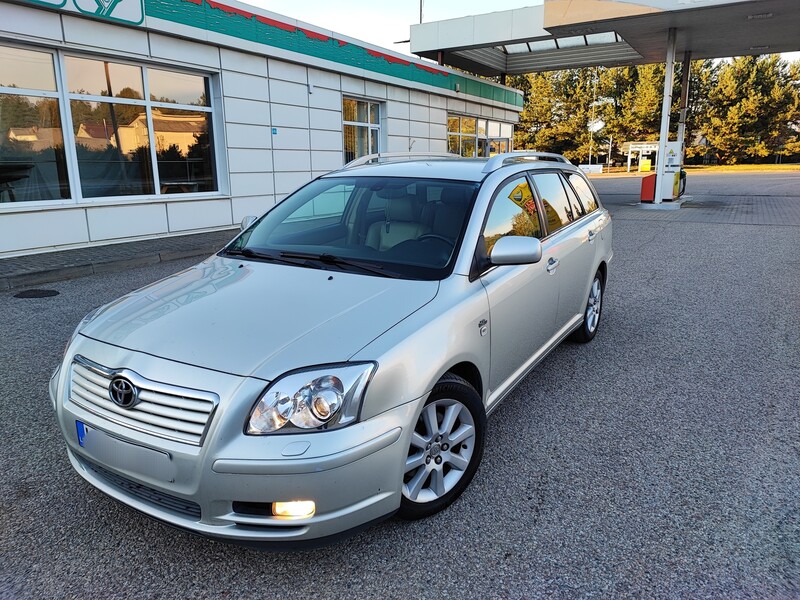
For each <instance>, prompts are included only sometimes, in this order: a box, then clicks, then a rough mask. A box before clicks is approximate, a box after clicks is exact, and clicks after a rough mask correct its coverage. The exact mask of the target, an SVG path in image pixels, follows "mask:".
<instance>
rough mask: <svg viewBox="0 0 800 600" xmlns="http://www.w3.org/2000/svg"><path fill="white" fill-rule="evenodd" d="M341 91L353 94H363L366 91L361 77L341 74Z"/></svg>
mask: <svg viewBox="0 0 800 600" xmlns="http://www.w3.org/2000/svg"><path fill="white" fill-rule="evenodd" d="M342 91H343V92H344V93H345V94H355V95H357V96H364V95H366V93H367V92H366V84H365V82H364V80H363V79H356V78H355V77H350V76H348V75H342Z"/></svg>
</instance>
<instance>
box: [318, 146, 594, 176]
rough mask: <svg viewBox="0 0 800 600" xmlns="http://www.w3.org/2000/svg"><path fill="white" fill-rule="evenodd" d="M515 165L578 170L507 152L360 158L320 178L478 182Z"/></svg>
mask: <svg viewBox="0 0 800 600" xmlns="http://www.w3.org/2000/svg"><path fill="white" fill-rule="evenodd" d="M515 165H516V166H521V165H524V168H522V169H517V170H529V169H542V168H545V169H546V168H551V169H552V168H559V169H564V170H569V171H577V170H578V169H577V167H575V166H574V165H572V163H570V162H569V161H568V160H567V159H566V158H564V157H563V156H561V155H558V154H549V153H543V152H527V153H526V152H509V153H505V154H498V155H495V156H493V157H492V158H462V157H460V156H457V155H447V154H444V155H425V154H417V155H414V154H409V153H402V154H374V155H370V156H366V157H362V158H360V159H357V160H355V161H353V162H351V163H348V164H347V165H345V166H344V167H343V168H342V169H340V170H338V171H333V172H332V173H328V174H327V175H325V176H324V177H326V178H328V177H414V178H425V179H452V180H458V181H471V182H480V181H483V180H484V179H485V178H486V177H487V175H489V174H490V173H493V172H495V171H498V170H500V169H503V168H506V167H512V166H515Z"/></svg>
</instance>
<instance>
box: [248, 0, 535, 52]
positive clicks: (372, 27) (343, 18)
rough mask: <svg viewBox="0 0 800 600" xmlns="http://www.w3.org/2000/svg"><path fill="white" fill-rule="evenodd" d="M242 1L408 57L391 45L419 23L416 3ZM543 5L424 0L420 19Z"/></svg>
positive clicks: (530, 0) (403, 47) (528, 0)
mask: <svg viewBox="0 0 800 600" xmlns="http://www.w3.org/2000/svg"><path fill="white" fill-rule="evenodd" d="M241 1H242V2H246V3H247V4H251V5H253V6H258V7H259V8H264V9H266V10H271V11H273V12H276V13H278V14H281V15H284V16H287V17H291V18H293V19H298V20H300V21H305V22H306V23H311V24H312V25H317V26H318V27H321V28H323V29H329V30H331V31H335V32H336V33H343V34H345V35H348V36H350V37H354V38H356V39H359V40H362V41H364V42H369V43H371V44H375V45H378V46H381V47H383V48H389V49H390V50H394V51H395V52H402V53H403V54H409V49H408V44H395V43H394V42H398V41H400V40H407V39H408V38H409V29H410V27H411V25H413V24H416V23H419V6H420V2H419V0H390V1H388V2H387V1H386V0H241ZM542 3H543V0H492V1H491V2H490V3H487V2H486V0H458V1H457V2H456V1H454V0H423V6H422V20H423V22H425V23H427V22H429V21H441V20H443V19H455V18H457V17H465V16H467V15H479V14H483V13H487V12H496V11H501V10H511V9H513V8H521V7H523V6H535V5H538V4H542Z"/></svg>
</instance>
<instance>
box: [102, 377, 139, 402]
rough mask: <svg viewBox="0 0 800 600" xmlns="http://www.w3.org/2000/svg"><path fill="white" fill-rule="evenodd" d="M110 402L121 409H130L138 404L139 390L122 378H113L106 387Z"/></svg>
mask: <svg viewBox="0 0 800 600" xmlns="http://www.w3.org/2000/svg"><path fill="white" fill-rule="evenodd" d="M108 395H109V396H110V398H111V401H112V402H114V404H116V405H117V406H119V407H121V408H131V407H133V406H135V405H136V404H137V403H138V402H139V390H138V389H137V388H136V386H135V385H133V384H132V383H131V382H130V381H128V380H127V379H125V378H124V377H115V378H114V379H112V380H111V385H109V386H108Z"/></svg>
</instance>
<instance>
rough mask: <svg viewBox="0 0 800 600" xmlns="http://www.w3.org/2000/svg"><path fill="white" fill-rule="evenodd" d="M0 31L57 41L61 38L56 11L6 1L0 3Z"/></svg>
mask: <svg viewBox="0 0 800 600" xmlns="http://www.w3.org/2000/svg"><path fill="white" fill-rule="evenodd" d="M0 31H7V32H9V33H13V34H15V35H27V36H33V37H37V38H41V39H45V40H52V41H57V42H60V41H62V39H63V32H62V30H61V18H60V17H59V16H58V15H57V14H56V13H51V12H46V11H44V10H37V9H35V8H28V7H25V6H18V5H16V4H7V3H6V2H3V3H2V4H0Z"/></svg>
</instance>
